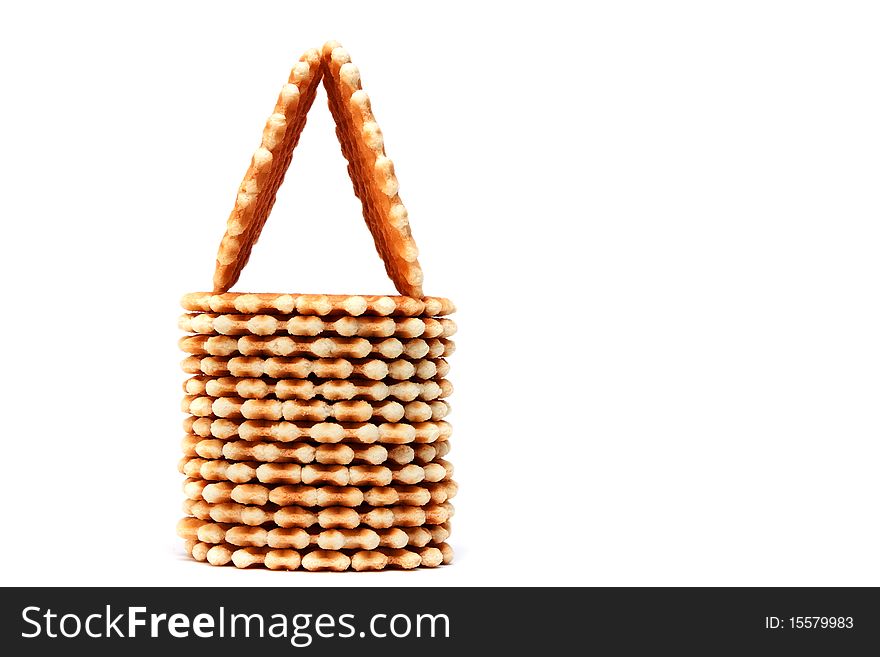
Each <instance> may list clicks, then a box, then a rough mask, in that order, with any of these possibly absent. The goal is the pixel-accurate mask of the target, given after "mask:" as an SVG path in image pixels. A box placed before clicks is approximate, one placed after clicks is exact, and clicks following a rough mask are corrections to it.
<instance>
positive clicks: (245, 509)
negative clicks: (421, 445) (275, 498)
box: [183, 499, 455, 529]
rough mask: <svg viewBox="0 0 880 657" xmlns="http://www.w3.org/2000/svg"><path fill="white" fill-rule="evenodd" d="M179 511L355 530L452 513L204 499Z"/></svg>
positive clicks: (234, 520) (425, 521) (412, 523)
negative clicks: (362, 527)
mask: <svg viewBox="0 0 880 657" xmlns="http://www.w3.org/2000/svg"><path fill="white" fill-rule="evenodd" d="M183 512H184V514H186V515H188V516H193V517H195V518H199V519H201V520H213V521H214V522H220V523H230V524H242V525H249V526H251V527H256V526H259V525H264V524H266V523H274V524H275V525H277V526H278V527H302V528H308V527H312V526H314V525H318V526H320V527H322V528H324V529H342V528H344V529H355V528H356V527H360V526H365V527H372V528H373V529H388V528H389V527H421V526H423V525H442V524H444V523H446V522H447V521H448V520H449V519H450V518H451V517H452V516H453V514H454V512H455V509H454V508H453V506H452V504H450V503H449V502H444V503H442V504H437V503H433V502H432V503H430V504H426V505H424V506H405V505H398V506H386V507H379V508H376V507H370V506H361V507H343V506H331V507H313V508H308V507H301V506H293V505H292V506H278V505H277V504H271V503H270V504H265V505H262V506H249V505H246V504H240V503H238V502H222V503H219V504H211V503H210V502H206V501H205V500H190V499H186V500H184V504H183Z"/></svg>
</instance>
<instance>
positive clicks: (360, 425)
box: [183, 416, 452, 445]
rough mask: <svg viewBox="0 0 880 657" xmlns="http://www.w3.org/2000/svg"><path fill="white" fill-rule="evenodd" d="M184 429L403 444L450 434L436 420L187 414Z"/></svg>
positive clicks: (444, 424)
mask: <svg viewBox="0 0 880 657" xmlns="http://www.w3.org/2000/svg"><path fill="white" fill-rule="evenodd" d="M183 428H184V431H187V432H189V433H193V434H196V435H198V436H201V437H203V438H209V437H214V438H220V439H222V440H230V439H235V438H241V439H242V440H251V441H259V440H272V441H278V442H285V443H287V442H293V441H295V440H305V439H308V440H314V441H315V442H319V443H339V442H343V441H349V442H355V443H364V444H372V443H385V444H395V445H405V444H408V443H433V442H436V441H442V440H447V439H448V438H449V437H450V436H451V435H452V425H450V424H449V423H448V422H445V421H443V420H440V421H438V422H412V423H392V422H384V423H381V424H372V423H369V422H341V423H339V422H287V421H283V420H282V421H271V420H244V421H242V420H230V419H226V418H216V419H214V418H209V417H194V416H190V417H187V418H186V419H185V420H184V421H183Z"/></svg>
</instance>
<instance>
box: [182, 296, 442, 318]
mask: <svg viewBox="0 0 880 657" xmlns="http://www.w3.org/2000/svg"><path fill="white" fill-rule="evenodd" d="M180 304H181V306H182V307H183V309H184V310H188V311H191V312H205V313H209V312H212V313H223V314H231V313H242V314H248V315H254V314H267V315H275V314H281V315H291V314H293V313H296V314H298V315H317V316H319V317H327V316H330V317H332V316H338V315H349V316H351V317H360V316H361V315H367V316H374V317H436V316H443V315H451V314H452V313H454V312H455V305H454V304H453V303H452V302H451V301H450V300H449V299H443V298H441V297H422V298H420V299H415V298H413V297H407V296H379V295H369V294H365V295H341V294H279V293H257V294H254V293H239V292H226V293H224V294H215V293H213V292H191V293H189V294H186V295H184V297H183V299H181V302H180Z"/></svg>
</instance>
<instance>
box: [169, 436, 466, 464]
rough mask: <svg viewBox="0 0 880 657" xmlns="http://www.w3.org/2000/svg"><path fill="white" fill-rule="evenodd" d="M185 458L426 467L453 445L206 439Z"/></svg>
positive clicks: (187, 450)
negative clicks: (363, 444)
mask: <svg viewBox="0 0 880 657" xmlns="http://www.w3.org/2000/svg"><path fill="white" fill-rule="evenodd" d="M183 447H184V456H190V457H192V456H199V457H201V458H203V459H211V460H216V459H228V460H230V461H256V462H259V463H299V464H300V465H308V464H310V463H318V464H323V465H349V464H351V463H355V464H367V465H385V464H386V461H388V462H389V463H388V465H391V464H395V465H407V464H409V463H415V464H416V465H425V464H428V463H431V462H432V461H434V460H435V459H437V458H443V457H444V456H446V454H448V453H449V441H442V442H436V443H433V444H417V445H415V447H410V446H409V445H395V446H393V447H390V448H386V447H384V446H382V445H368V446H362V445H347V444H342V443H337V444H318V445H315V444H312V443H306V442H295V443H285V444H281V445H279V444H276V443H263V442H247V441H244V440H238V441H231V442H225V441H223V440H219V439H216V438H203V439H202V440H200V441H199V442H197V443H195V444H194V445H191V446H189V445H184V446H183Z"/></svg>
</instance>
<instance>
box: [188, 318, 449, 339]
mask: <svg viewBox="0 0 880 657" xmlns="http://www.w3.org/2000/svg"><path fill="white" fill-rule="evenodd" d="M177 325H178V327H179V328H180V330H182V331H184V332H186V333H198V334H203V335H264V336H266V335H285V334H286V335H292V336H303V337H316V336H319V335H327V336H340V337H346V338H351V337H361V338H391V337H397V338H426V339H427V338H449V337H452V336H453V335H455V333H456V331H457V327H456V325H455V322H454V321H452V320H451V319H448V318H440V319H435V318H433V317H404V318H394V317H340V318H338V319H322V318H321V317H317V316H315V315H240V314H239V315H236V314H231V315H222V314H217V313H198V314H185V315H181V316H180V318H179V319H178V322H177Z"/></svg>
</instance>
